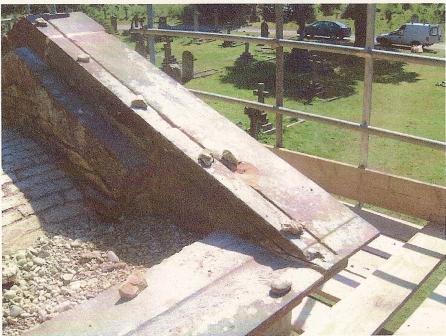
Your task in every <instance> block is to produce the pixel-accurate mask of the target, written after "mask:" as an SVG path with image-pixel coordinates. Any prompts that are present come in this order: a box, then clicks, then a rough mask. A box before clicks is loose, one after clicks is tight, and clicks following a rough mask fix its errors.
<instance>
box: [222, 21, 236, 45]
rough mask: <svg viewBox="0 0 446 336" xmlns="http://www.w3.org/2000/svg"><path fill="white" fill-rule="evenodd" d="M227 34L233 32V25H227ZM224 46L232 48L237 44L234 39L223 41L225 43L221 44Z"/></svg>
mask: <svg viewBox="0 0 446 336" xmlns="http://www.w3.org/2000/svg"><path fill="white" fill-rule="evenodd" d="M226 34H228V35H230V34H231V27H229V26H228V27H227V28H226ZM221 46H222V47H223V48H232V47H234V46H235V43H234V41H226V40H225V41H223V44H222V45H221Z"/></svg>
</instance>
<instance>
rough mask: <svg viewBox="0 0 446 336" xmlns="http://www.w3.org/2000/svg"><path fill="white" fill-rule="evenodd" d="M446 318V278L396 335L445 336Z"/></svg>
mask: <svg viewBox="0 0 446 336" xmlns="http://www.w3.org/2000/svg"><path fill="white" fill-rule="evenodd" d="M445 316H446V278H445V279H443V281H442V282H440V284H439V285H438V286H437V288H435V290H434V291H433V292H432V294H431V295H430V296H429V297H428V298H427V299H426V300H424V301H423V303H422V304H421V306H420V307H418V308H417V310H415V312H414V313H413V314H412V315H411V316H410V317H409V319H408V320H407V321H406V322H404V324H403V325H402V326H401V327H400V328H399V329H398V330H397V331H396V332H395V333H394V335H398V336H403V335H404V336H409V335H443V334H444V332H445V330H446V319H445Z"/></svg>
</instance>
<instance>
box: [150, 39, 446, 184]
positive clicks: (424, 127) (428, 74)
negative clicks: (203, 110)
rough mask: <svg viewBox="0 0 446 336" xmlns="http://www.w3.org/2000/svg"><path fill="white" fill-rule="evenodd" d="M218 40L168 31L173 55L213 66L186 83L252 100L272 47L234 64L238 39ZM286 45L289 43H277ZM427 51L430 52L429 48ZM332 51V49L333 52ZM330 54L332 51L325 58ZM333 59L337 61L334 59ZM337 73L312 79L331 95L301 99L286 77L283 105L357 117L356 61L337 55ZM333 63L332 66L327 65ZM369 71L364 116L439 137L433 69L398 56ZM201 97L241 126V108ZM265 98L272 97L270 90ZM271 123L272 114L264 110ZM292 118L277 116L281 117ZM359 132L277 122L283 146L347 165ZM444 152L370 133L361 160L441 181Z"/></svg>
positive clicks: (440, 92) (440, 116)
mask: <svg viewBox="0 0 446 336" xmlns="http://www.w3.org/2000/svg"><path fill="white" fill-rule="evenodd" d="M220 44H221V41H211V42H205V43H201V44H198V43H197V42H196V41H193V40H192V39H190V38H176V39H175V40H174V42H173V43H172V49H173V54H174V55H175V56H176V58H177V60H178V61H181V53H182V52H183V51H184V50H189V51H191V52H192V53H193V55H194V57H195V58H196V62H195V71H196V72H200V71H204V70H215V71H217V72H216V73H214V74H213V75H210V76H207V77H203V78H197V79H194V80H192V81H190V82H189V83H187V84H186V86H187V87H188V88H193V89H197V90H203V91H208V92H214V93H219V94H223V95H227V96H232V97H238V98H243V99H250V100H255V96H254V95H253V93H252V90H253V89H255V88H256V84H255V83H257V82H265V84H266V87H267V90H268V89H269V91H272V92H273V91H274V72H275V68H274V67H275V65H274V60H273V59H274V52H273V51H272V50H268V49H261V47H260V46H253V45H252V46H251V48H250V51H251V53H253V55H254V57H255V62H254V64H253V65H252V66H251V68H247V69H246V68H237V67H234V60H235V59H236V58H237V57H238V56H239V55H240V54H241V53H242V52H243V50H244V45H242V44H238V45H237V46H236V47H232V48H222V47H221V46H220ZM285 51H286V52H289V50H285ZM434 56H437V55H436V54H434ZM335 57H336V56H335ZM329 61H332V58H330V59H329ZM161 62H162V50H161V44H160V43H158V44H157V59H156V63H157V65H158V66H160V64H161ZM336 62H337V60H336ZM339 68H340V69H339V71H340V72H341V73H340V74H336V73H333V74H329V75H327V76H325V77H321V76H319V77H320V78H318V80H319V81H320V82H321V83H323V84H324V85H325V86H326V87H327V88H328V90H329V91H330V90H331V91H333V92H331V93H329V95H330V98H333V97H334V98H336V95H339V97H338V98H337V99H335V100H333V101H326V100H323V99H315V100H314V101H313V102H312V104H310V105H308V104H307V105H306V104H304V103H303V101H302V99H299V98H296V97H295V93H294V92H293V88H296V87H299V84H300V82H299V80H300V79H299V78H298V77H299V74H297V75H290V76H288V78H287V77H286V81H287V84H288V89H286V96H285V101H284V105H285V106H286V107H289V108H293V109H297V110H301V111H307V112H312V113H316V114H320V115H325V116H331V117H336V118H341V119H345V120H351V121H356V122H360V120H361V113H362V112H361V110H362V93H363V67H362V61H360V60H359V61H358V59H353V57H350V58H346V57H344V59H343V60H342V61H339ZM335 70H336V69H335ZM375 71H376V75H375V78H374V85H373V105H372V117H371V123H372V125H374V126H378V127H382V128H387V129H390V130H395V131H399V132H404V133H409V134H413V135H417V136H423V137H426V138H431V139H436V140H442V141H444V139H445V115H444V111H445V90H444V88H442V87H439V86H435V84H436V83H438V82H441V81H442V80H444V74H443V73H442V71H441V70H440V68H435V67H429V66H423V65H412V64H404V63H398V62H383V61H376V62H375ZM206 102H207V103H209V104H210V105H211V106H212V107H214V108H215V109H216V110H217V111H219V112H221V113H222V114H223V115H225V116H226V117H227V118H229V119H230V120H231V121H233V122H234V123H238V124H241V125H243V127H244V128H247V127H248V125H249V120H248V118H247V117H246V116H245V115H244V114H243V109H242V108H241V107H239V106H237V105H230V104H227V103H222V102H219V101H214V100H210V99H206ZM266 103H269V104H274V98H273V97H272V95H270V97H268V98H267V99H266ZM270 121H271V122H274V115H270ZM292 121H293V120H291V118H289V117H285V124H289V123H291V122H292ZM261 141H262V142H264V143H269V144H273V143H274V135H269V136H262V138H261ZM359 142H360V135H359V134H358V133H356V132H353V131H348V130H343V129H340V128H336V127H334V126H327V125H323V124H320V123H315V122H304V123H301V124H298V125H297V126H293V127H290V128H285V132H284V146H285V147H286V148H288V149H291V150H296V151H300V152H304V153H308V154H313V155H317V156H321V157H324V158H329V159H334V160H338V161H342V162H347V163H351V164H354V165H356V164H358V162H359ZM444 159H445V158H444V153H442V152H441V151H438V150H432V149H428V148H424V147H421V146H416V145H412V144H406V143H403V142H399V141H395V140H390V139H382V138H377V137H374V136H372V137H371V140H370V154H369V166H370V167H371V168H374V169H377V170H381V171H385V172H388V173H392V174H396V175H402V176H406V177H410V178H414V179H418V180H421V181H425V182H429V183H435V184H440V185H446V178H445V176H444V175H445V174H444V172H445V165H444V163H445V161H444Z"/></svg>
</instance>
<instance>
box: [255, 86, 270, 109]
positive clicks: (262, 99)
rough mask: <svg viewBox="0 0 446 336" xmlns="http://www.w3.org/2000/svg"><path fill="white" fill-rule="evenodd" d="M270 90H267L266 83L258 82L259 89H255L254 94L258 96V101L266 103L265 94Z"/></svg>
mask: <svg viewBox="0 0 446 336" xmlns="http://www.w3.org/2000/svg"><path fill="white" fill-rule="evenodd" d="M268 93H269V92H268V91H265V83H257V90H254V91H253V94H254V95H255V96H257V101H258V102H259V103H262V104H263V103H265V95H267V94H268Z"/></svg>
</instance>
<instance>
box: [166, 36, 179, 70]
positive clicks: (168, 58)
mask: <svg viewBox="0 0 446 336" xmlns="http://www.w3.org/2000/svg"><path fill="white" fill-rule="evenodd" d="M172 41H173V40H172V39H171V38H169V37H167V38H166V39H165V43H164V47H163V50H164V60H163V66H167V65H169V64H172V63H177V60H176V58H175V56H173V55H172V46H171V43H172Z"/></svg>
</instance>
